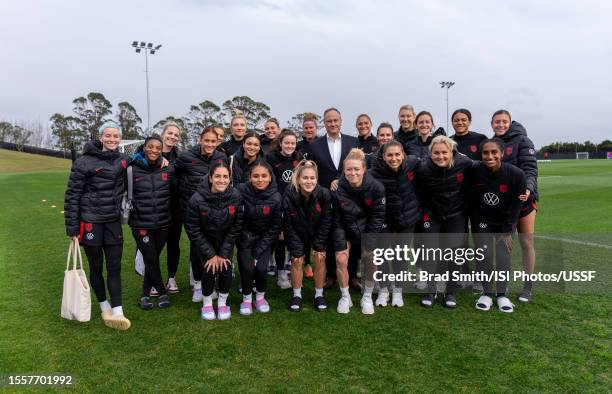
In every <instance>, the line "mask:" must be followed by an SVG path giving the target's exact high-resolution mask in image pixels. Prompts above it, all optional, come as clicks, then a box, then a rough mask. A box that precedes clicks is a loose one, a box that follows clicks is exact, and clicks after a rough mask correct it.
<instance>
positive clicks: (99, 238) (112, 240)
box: [79, 221, 123, 246]
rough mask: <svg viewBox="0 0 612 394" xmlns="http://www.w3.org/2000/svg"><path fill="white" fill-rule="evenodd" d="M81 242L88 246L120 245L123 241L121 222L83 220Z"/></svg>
mask: <svg viewBox="0 0 612 394" xmlns="http://www.w3.org/2000/svg"><path fill="white" fill-rule="evenodd" d="M79 242H80V243H81V244H83V245H87V246H103V245H120V244H122V243H123V229H122V228H121V222H119V221H116V222H110V223H89V222H83V221H81V228H80V231H79Z"/></svg>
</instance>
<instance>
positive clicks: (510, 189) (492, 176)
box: [468, 139, 525, 313]
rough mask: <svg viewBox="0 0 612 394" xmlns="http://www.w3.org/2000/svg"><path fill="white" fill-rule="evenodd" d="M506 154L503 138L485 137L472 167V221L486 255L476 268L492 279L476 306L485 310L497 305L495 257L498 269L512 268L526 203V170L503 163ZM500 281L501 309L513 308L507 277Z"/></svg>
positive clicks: (470, 190)
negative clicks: (514, 238)
mask: <svg viewBox="0 0 612 394" xmlns="http://www.w3.org/2000/svg"><path fill="white" fill-rule="evenodd" d="M503 155H504V146H503V144H502V142H501V141H500V140H498V139H492V140H485V141H484V142H483V144H482V162H476V164H475V165H474V166H473V167H472V169H471V170H470V188H469V194H468V195H469V199H468V201H469V203H468V206H469V213H470V221H471V223H472V224H473V225H472V232H473V233H474V241H475V243H476V248H480V249H481V250H483V251H484V256H483V257H484V258H481V259H478V258H477V259H476V270H477V271H478V272H482V273H484V274H485V275H487V279H489V280H485V279H484V278H483V280H482V286H483V289H484V295H482V296H481V297H480V298H479V299H478V301H476V309H479V310H483V311H488V310H489V309H490V308H491V305H493V296H494V295H495V294H494V293H493V286H492V283H491V282H492V281H491V280H490V277H489V276H490V275H491V274H492V272H493V262H494V260H495V263H496V270H497V271H498V272H500V273H501V274H502V275H503V274H505V273H507V272H510V262H511V261H510V258H511V255H510V253H511V251H512V235H513V233H514V229H515V228H516V223H517V221H518V218H519V214H520V211H521V206H522V201H521V200H520V199H519V196H520V195H521V194H523V193H524V192H525V173H524V172H523V171H522V170H521V169H520V168H518V167H515V166H513V165H512V164H508V163H503V162H502V158H503ZM494 250H495V252H494ZM493 256H495V258H493ZM496 285H497V306H498V308H499V310H500V311H502V312H507V313H509V312H512V311H513V307H514V305H512V302H510V300H509V299H508V297H506V292H507V290H508V280H507V278H503V277H501V276H500V277H498V279H497V283H496Z"/></svg>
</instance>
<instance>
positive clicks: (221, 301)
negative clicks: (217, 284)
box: [217, 293, 229, 306]
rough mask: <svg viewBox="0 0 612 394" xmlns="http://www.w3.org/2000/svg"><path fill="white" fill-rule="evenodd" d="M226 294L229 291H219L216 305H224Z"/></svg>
mask: <svg viewBox="0 0 612 394" xmlns="http://www.w3.org/2000/svg"><path fill="white" fill-rule="evenodd" d="M228 295H229V293H219V298H218V299H217V306H225V303H226V302H227V296H228Z"/></svg>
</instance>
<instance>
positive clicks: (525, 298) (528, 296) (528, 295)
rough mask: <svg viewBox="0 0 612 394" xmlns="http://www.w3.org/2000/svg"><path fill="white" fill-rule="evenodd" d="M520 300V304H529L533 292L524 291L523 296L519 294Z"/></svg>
mask: <svg viewBox="0 0 612 394" xmlns="http://www.w3.org/2000/svg"><path fill="white" fill-rule="evenodd" d="M518 300H519V301H520V302H524V303H527V302H529V301H531V291H529V290H523V291H522V292H521V294H519V296H518Z"/></svg>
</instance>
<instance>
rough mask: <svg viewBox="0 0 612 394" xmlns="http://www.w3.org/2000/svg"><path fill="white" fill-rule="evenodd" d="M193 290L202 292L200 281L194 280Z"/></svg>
mask: <svg viewBox="0 0 612 394" xmlns="http://www.w3.org/2000/svg"><path fill="white" fill-rule="evenodd" d="M193 289H194V290H198V289H199V290H202V281H200V280H196V281H195V282H194V284H193Z"/></svg>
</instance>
